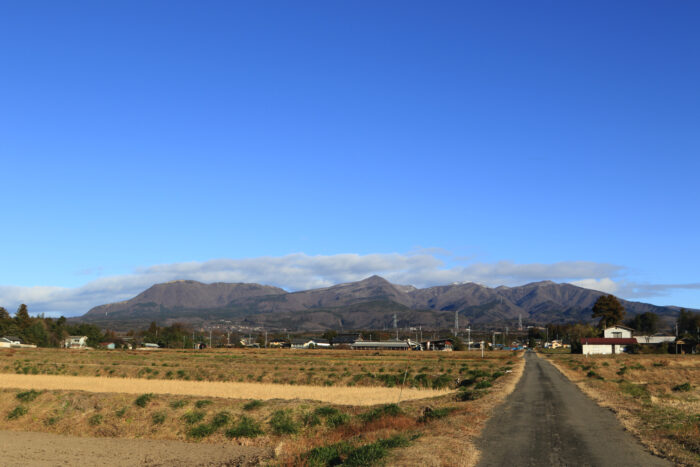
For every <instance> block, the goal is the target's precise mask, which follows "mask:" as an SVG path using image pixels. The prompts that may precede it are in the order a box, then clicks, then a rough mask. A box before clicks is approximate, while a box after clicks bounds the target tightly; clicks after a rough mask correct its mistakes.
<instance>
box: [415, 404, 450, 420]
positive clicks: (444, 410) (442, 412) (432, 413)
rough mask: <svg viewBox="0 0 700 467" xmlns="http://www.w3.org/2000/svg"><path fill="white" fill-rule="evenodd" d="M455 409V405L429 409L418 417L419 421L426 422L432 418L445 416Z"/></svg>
mask: <svg viewBox="0 0 700 467" xmlns="http://www.w3.org/2000/svg"><path fill="white" fill-rule="evenodd" d="M455 410H456V409H455V407H441V408H439V409H433V410H429V411H426V412H424V413H423V415H422V416H421V417H420V418H419V419H418V421H419V422H421V423H426V422H428V421H430V420H437V419H440V418H445V417H447V416H448V415H449V414H451V413H452V412H454V411H455Z"/></svg>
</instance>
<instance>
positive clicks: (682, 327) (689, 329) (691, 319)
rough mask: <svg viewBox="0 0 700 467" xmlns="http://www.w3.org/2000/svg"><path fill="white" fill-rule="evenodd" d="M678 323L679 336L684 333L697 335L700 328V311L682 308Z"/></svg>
mask: <svg viewBox="0 0 700 467" xmlns="http://www.w3.org/2000/svg"><path fill="white" fill-rule="evenodd" d="M676 323H677V325H678V335H679V336H682V335H684V334H691V335H695V334H697V332H698V328H700V313H693V312H692V311H688V310H686V309H685V308H681V311H680V313H679V314H678V320H677V321H676Z"/></svg>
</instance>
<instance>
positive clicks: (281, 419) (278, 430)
mask: <svg viewBox="0 0 700 467" xmlns="http://www.w3.org/2000/svg"><path fill="white" fill-rule="evenodd" d="M269 424H270V428H272V432H273V433H274V434H276V435H291V434H294V433H296V432H297V431H299V425H298V424H297V423H296V422H295V421H294V419H293V418H292V416H291V415H290V414H289V412H288V411H286V410H276V411H275V412H273V414H272V416H271V417H270V422H269Z"/></svg>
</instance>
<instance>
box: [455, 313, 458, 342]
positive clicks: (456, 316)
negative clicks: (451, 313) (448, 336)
mask: <svg viewBox="0 0 700 467" xmlns="http://www.w3.org/2000/svg"><path fill="white" fill-rule="evenodd" d="M458 330H459V311H457V310H455V337H457V331H458Z"/></svg>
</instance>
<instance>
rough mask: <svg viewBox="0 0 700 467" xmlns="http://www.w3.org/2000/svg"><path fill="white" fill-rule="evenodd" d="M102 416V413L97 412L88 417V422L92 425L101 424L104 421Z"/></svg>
mask: <svg viewBox="0 0 700 467" xmlns="http://www.w3.org/2000/svg"><path fill="white" fill-rule="evenodd" d="M102 418H103V417H102V415H100V414H98V413H96V414H95V415H93V416H92V417H90V418H88V423H89V424H90V425H91V426H97V425H100V424H101V423H102Z"/></svg>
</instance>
